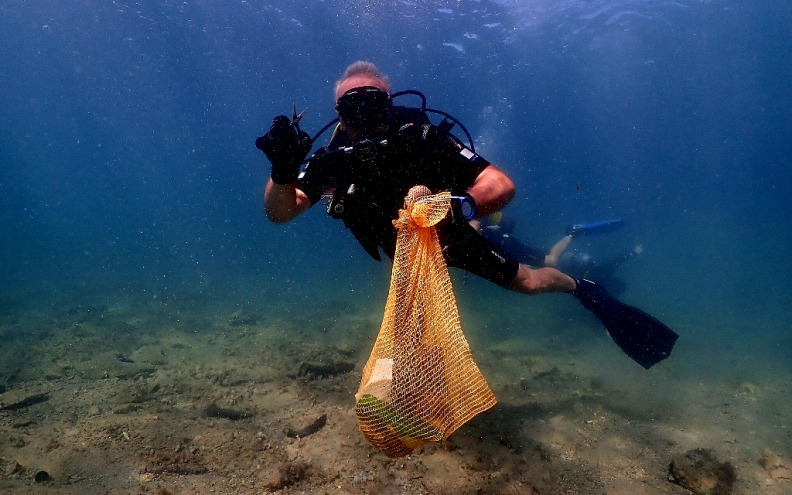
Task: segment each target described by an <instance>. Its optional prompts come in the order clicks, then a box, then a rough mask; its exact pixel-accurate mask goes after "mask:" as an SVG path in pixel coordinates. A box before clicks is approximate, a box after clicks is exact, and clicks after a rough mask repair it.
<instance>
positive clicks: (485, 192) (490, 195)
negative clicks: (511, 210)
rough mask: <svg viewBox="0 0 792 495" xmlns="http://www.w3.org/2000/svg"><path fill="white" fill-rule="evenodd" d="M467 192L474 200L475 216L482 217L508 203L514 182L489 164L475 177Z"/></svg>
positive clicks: (512, 194)
mask: <svg viewBox="0 0 792 495" xmlns="http://www.w3.org/2000/svg"><path fill="white" fill-rule="evenodd" d="M467 193H468V194H470V195H471V196H472V197H473V200H474V201H475V202H476V209H477V214H476V216H478V217H483V216H487V215H490V214H492V213H495V212H496V211H498V210H500V209H501V208H503V207H504V206H506V205H507V204H509V201H511V200H512V198H513V197H514V193H515V188H514V182H512V180H511V179H509V176H507V175H506V174H504V173H503V172H501V171H500V170H499V169H498V168H497V167H495V166H494V165H490V166H488V167H487V168H485V169H484V170H482V171H481V173H480V174H479V175H478V177H476V180H475V182H473V185H472V186H470V188H468V190H467Z"/></svg>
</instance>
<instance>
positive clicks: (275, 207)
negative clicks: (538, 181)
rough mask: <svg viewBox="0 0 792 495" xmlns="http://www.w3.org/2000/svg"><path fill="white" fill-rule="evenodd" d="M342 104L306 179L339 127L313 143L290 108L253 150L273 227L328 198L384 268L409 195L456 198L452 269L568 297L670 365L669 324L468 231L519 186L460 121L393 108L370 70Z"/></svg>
mask: <svg viewBox="0 0 792 495" xmlns="http://www.w3.org/2000/svg"><path fill="white" fill-rule="evenodd" d="M412 93H413V94H415V93H417V92H412ZM398 94H399V93H397V95H398ZM335 100H336V106H335V110H336V112H337V113H338V117H339V121H338V124H337V125H336V128H335V131H334V132H333V135H332V138H331V139H330V142H329V143H328V144H327V145H325V146H324V147H322V148H319V149H318V150H317V151H316V152H315V153H313V154H312V155H311V156H310V157H309V158H308V159H307V161H306V162H305V167H304V169H303V170H302V171H301V168H302V164H303V161H304V160H305V158H306V156H307V155H308V153H309V152H310V151H311V149H312V146H313V141H314V140H315V139H316V137H318V136H319V134H321V133H322V132H324V130H325V129H327V128H329V127H330V126H331V125H332V124H334V123H335V121H334V122H331V123H330V124H328V125H327V126H326V127H325V129H323V130H322V131H320V132H319V133H318V134H317V135H316V136H315V137H314V138H313V139H312V138H311V137H310V136H309V135H308V134H307V133H306V132H305V131H303V130H302V129H300V126H299V123H300V119H301V118H302V117H303V114H304V111H303V113H300V114H299V115H298V114H297V112H296V108H293V115H292V119H291V120H290V119H289V118H288V117H286V116H284V115H279V116H277V117H275V118H274V119H273V121H272V126H271V127H270V129H269V131H268V132H267V133H266V134H265V135H263V136H261V137H259V138H258V139H257V140H256V147H257V148H259V149H260V150H261V151H263V152H264V154H265V155H266V156H267V158H268V159H269V161H270V163H271V164H272V171H271V174H270V179H269V180H268V181H267V185H266V186H265V190H264V208H265V212H266V215H267V218H268V219H269V220H270V221H272V222H274V223H284V222H288V221H290V220H292V219H294V218H296V217H297V216H299V215H300V214H302V213H304V212H305V211H307V210H308V209H309V208H310V207H312V206H314V205H315V204H316V203H319V202H320V201H321V200H322V199H323V198H325V197H326V198H328V201H327V213H328V215H330V216H331V217H332V218H335V219H340V220H342V221H343V222H344V225H345V226H346V227H347V228H348V229H349V231H350V232H351V233H352V235H353V236H354V237H355V238H356V239H357V241H358V242H359V243H360V244H361V246H362V247H363V249H364V250H365V251H366V252H367V253H368V254H369V255H370V256H371V257H373V258H374V259H376V260H380V259H381V255H380V253H381V252H384V253H385V254H386V255H387V256H388V257H389V258H391V260H392V259H393V256H394V253H395V248H396V234H397V230H396V228H395V227H394V225H393V222H392V221H393V219H394V218H397V217H398V212H399V209H400V208H402V207H403V203H404V198H405V196H406V195H407V192H408V191H409V190H410V188H412V187H413V186H416V185H423V186H426V187H428V188H429V189H430V190H431V191H432V193H438V192H442V191H450V192H451V194H452V195H453V197H455V198H457V199H458V200H459V201H456V200H454V201H452V207H451V211H450V213H449V215H448V216H447V217H446V218H445V219H444V220H442V221H441V222H440V223H438V224H437V226H436V230H437V234H438V237H439V240H440V245H441V247H442V250H443V255H444V258H445V261H446V263H447V265H448V266H452V267H457V268H461V269H463V270H465V271H468V272H470V273H473V274H475V275H477V276H480V277H482V278H484V279H486V280H489V281H491V282H493V283H495V284H498V285H500V286H501V287H504V288H507V289H509V290H513V291H518V292H522V293H525V294H538V293H545V292H567V293H570V294H572V295H574V296H575V297H577V298H578V300H580V302H581V303H582V304H583V305H584V306H585V307H586V308H587V309H589V310H590V311H592V312H594V313H595V314H596V315H597V316H598V317H599V318H600V320H601V321H603V323H605V325H606V327H608V325H611V326H614V325H615V326H620V327H622V328H615V329H611V328H609V330H610V333H611V336H612V337H613V338H614V340H616V341H617V344H619V345H620V347H622V349H623V350H625V352H627V354H628V355H630V356H631V357H632V358H633V359H634V360H636V361H637V362H638V363H639V364H641V365H642V366H644V367H645V368H648V367H650V366H652V365H653V364H655V363H657V362H659V361H660V360H662V359H665V358H666V357H668V355H669V354H670V352H671V348H672V347H673V343H674V342H673V341H675V340H676V334H675V333H673V331H671V330H670V329H668V328H667V327H665V326H664V325H662V323H660V322H657V321H656V320H654V319H653V318H652V317H650V316H649V315H646V314H645V313H643V312H640V310H637V308H632V307H630V306H626V305H624V304H622V303H621V302H619V301H616V300H615V299H614V298H612V297H611V296H610V295H609V294H607V292H606V291H605V290H604V289H602V287H600V286H598V285H597V284H596V283H594V282H592V281H589V280H586V279H579V280H576V279H574V278H573V277H571V276H569V275H566V274H564V273H562V272H561V271H559V270H557V269H556V268H552V267H538V268H531V267H529V266H528V265H526V264H522V263H519V262H518V261H517V260H516V259H514V258H513V257H512V256H510V255H509V254H508V253H507V252H506V251H505V250H503V249H501V248H500V247H498V246H495V245H493V244H492V243H491V242H489V241H488V240H487V239H486V238H484V237H483V236H482V235H480V234H479V233H478V232H477V231H476V229H474V228H473V227H472V226H471V225H470V223H469V222H468V220H469V219H470V218H466V214H465V212H464V211H463V210H464V207H465V205H467V206H468V207H469V210H470V211H469V212H468V213H469V214H468V215H467V217H470V214H475V215H478V216H486V215H490V214H492V213H494V212H496V211H499V210H500V209H502V208H503V207H504V206H506V205H507V204H508V203H509V202H510V201H511V199H512V198H513V197H514V194H515V186H514V183H513V182H512V181H511V179H510V178H509V177H508V176H507V175H506V174H505V173H504V172H502V171H501V170H500V169H498V168H497V167H496V166H495V165H493V164H491V163H490V162H489V161H487V160H486V159H485V158H483V157H482V156H480V155H478V154H477V153H476V152H475V149H474V148H473V144H472V140H470V146H466V145H465V144H463V142H462V141H461V140H460V139H458V138H457V137H456V136H454V135H453V134H452V133H451V132H450V130H451V128H452V127H453V126H454V124H455V123H458V121H456V119H453V118H452V119H448V118H446V119H445V120H444V121H443V122H442V123H441V124H439V125H434V124H433V123H432V122H431V120H430V119H429V117H428V115H427V111H429V110H430V109H427V108H425V104H424V105H423V106H422V107H421V108H411V107H405V106H398V105H394V103H393V96H392V95H391V85H390V82H389V80H388V78H387V77H386V76H384V75H382V74H381V73H380V71H379V69H378V68H377V67H376V66H375V65H374V64H373V63H371V62H365V61H358V62H355V63H353V64H351V65H350V66H348V67H347V68H346V70H345V71H344V73H343V75H342V77H341V78H340V79H339V80H338V82H337V83H336V85H335ZM424 100H425V99H424ZM432 111H434V112H437V113H440V114H442V115H445V116H447V117H450V116H449V115H448V114H446V113H444V112H440V111H435V110H432ZM460 127H462V128H463V129H464V127H463V126H461V124H460ZM466 134H467V132H466ZM471 218H472V217H471ZM624 308H628V309H629V310H636V311H639V312H640V316H646V317H648V318H652V320H654V321H653V322H650V323H652V325H649V326H647V325H645V324H644V323H645V322H646V320H641V319H640V318H639V321H638V326H640V327H642V328H639V329H636V328H634V327H636V323H635V321H633V319H631V318H632V316H631V315H633V314H634V313H630V311H627V313H630V315H626V313H625V311H624ZM605 316H608V317H609V318H610V320H609V321H606V319H604V317H605ZM614 318H616V319H615V320H614ZM625 318H626V319H625ZM654 322H656V323H657V324H659V325H662V328H660V327H657V326H656V325H654ZM647 329H648V330H647ZM647 332H648V333H647ZM668 332H670V333H668ZM614 333H615V334H616V336H614Z"/></svg>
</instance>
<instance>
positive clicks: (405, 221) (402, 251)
mask: <svg viewBox="0 0 792 495" xmlns="http://www.w3.org/2000/svg"><path fill="white" fill-rule="evenodd" d="M450 205H451V199H450V194H449V193H440V194H437V195H431V193H430V191H429V189H427V188H426V187H424V186H415V187H413V188H412V189H410V192H409V193H408V195H407V197H406V198H405V205H404V209H403V210H399V218H398V219H397V220H394V221H393V224H394V226H396V228H398V229H399V232H398V237H397V241H396V255H395V257H394V259H393V272H392V275H391V283H390V291H389V293H388V301H387V303H386V305H385V316H384V317H383V320H382V327H381V328H380V332H379V335H378V336H377V340H376V342H375V343H374V349H373V350H372V351H371V356H370V357H369V360H368V363H366V367H365V368H364V369H363V378H362V380H361V382H360V388H359V389H358V392H357V394H356V395H355V399H356V401H357V403H356V406H355V414H356V415H357V419H358V425H359V426H360V430H361V431H362V432H363V435H364V436H365V437H366V439H367V440H368V441H369V442H370V443H371V444H373V445H374V446H375V447H377V448H378V449H379V450H380V451H381V452H382V453H383V454H385V455H387V456H388V457H401V456H404V455H407V454H409V453H410V452H412V451H413V449H415V448H417V447H419V446H421V445H423V444H425V443H427V442H438V441H441V440H444V439H446V438H448V437H449V436H450V435H451V434H452V433H453V432H454V431H456V429H457V428H459V427H460V426H462V425H463V424H465V422H467V421H468V420H470V419H471V418H472V417H473V416H475V415H476V414H478V413H480V412H482V411H485V410H487V409H489V408H490V407H492V406H493V405H495V403H496V399H495V396H494V394H493V393H492V391H491V390H490V388H489V386H488V385H487V381H486V380H485V378H484V376H483V375H482V374H481V372H480V371H479V369H478V366H476V363H475V362H473V357H472V355H471V352H470V346H469V345H468V343H467V340H465V336H464V335H463V334H462V328H461V327H460V324H459V312H458V310H457V306H456V300H455V298H454V291H453V288H452V287H451V279H450V277H449V275H448V268H446V264H445V260H444V259H443V254H442V252H441V250H440V242H439V240H438V237H437V232H436V231H435V228H434V225H435V224H437V223H438V222H439V221H440V220H442V219H443V218H444V217H445V216H446V215H447V214H448V211H449V209H450Z"/></svg>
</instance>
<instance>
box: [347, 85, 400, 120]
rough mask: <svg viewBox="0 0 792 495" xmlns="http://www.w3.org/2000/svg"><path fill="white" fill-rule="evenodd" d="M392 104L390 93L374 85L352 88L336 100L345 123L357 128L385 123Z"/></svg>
mask: <svg viewBox="0 0 792 495" xmlns="http://www.w3.org/2000/svg"><path fill="white" fill-rule="evenodd" d="M391 105H392V101H391V97H390V95H389V94H388V93H387V92H385V91H383V90H381V89H379V88H375V87H374V86H363V87H360V88H352V89H350V90H349V91H347V92H346V93H344V94H343V95H341V97H339V98H338V100H337V101H336V111H337V112H338V116H339V117H341V120H342V121H343V122H344V124H345V125H348V126H349V127H353V128H356V129H363V128H370V127H375V126H377V125H379V124H382V123H384V122H385V121H386V120H387V118H388V111H389V110H390V108H391Z"/></svg>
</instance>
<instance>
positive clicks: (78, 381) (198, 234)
mask: <svg viewBox="0 0 792 495" xmlns="http://www.w3.org/2000/svg"><path fill="white" fill-rule="evenodd" d="M790 33H792V4H790V3H789V2H784V1H780V0H758V1H755V2H738V1H736V0H671V1H667V0H655V1H649V0H612V1H605V0H592V1H577V0H558V1H550V0H457V1H451V0H438V1H416V0H399V1H381V0H373V1H359V0H349V1H341V0H337V1H334V0H305V1H300V2H287V1H271V0H269V1H266V0H240V1H236V2H229V1H223V2H221V1H217V0H180V1H173V0H156V1H155V0H139V1H134V0H130V1H126V0H83V1H68V2H65V1H53V0H42V1H38V2H28V1H22V0H4V1H3V2H2V3H0V46H2V49H0V68H1V69H0V86H1V87H2V88H3V93H4V95H3V97H2V98H0V131H1V132H0V492H1V493H34V494H147V493H151V494H206V493H216V494H261V493H282V494H301V493H317V494H467V493H471V494H472V493H478V494H509V495H562V494H586V495H587V494H598V495H683V494H691V493H692V494H697V495H724V494H735V495H747V494H768V495H782V494H790V493H792V399H790V390H792V284H791V283H790V282H789V277H790V264H788V263H789V262H790V260H792V228H790V225H792V195H790V190H791V188H792V139H790V136H792V91H790V88H792V64H791V63H790V61H792V37H790ZM357 60H367V61H371V62H373V63H375V64H376V65H377V67H378V68H379V69H380V70H381V71H382V72H383V73H384V74H386V75H387V76H388V77H389V78H390V82H391V84H392V88H393V92H394V93H395V92H399V91H405V90H416V91H418V92H420V93H421V94H422V95H423V96H424V97H425V99H426V106H427V107H429V108H431V109H437V110H440V111H442V112H444V113H446V114H448V115H450V116H452V117H453V119H451V120H449V122H451V123H452V124H453V127H452V128H451V132H452V133H453V134H454V135H455V136H457V137H458V138H459V139H460V140H461V141H462V142H463V143H465V144H466V145H468V146H471V147H475V151H476V152H477V153H479V154H480V155H481V156H482V157H484V158H486V159H487V160H489V161H490V162H492V163H493V164H495V165H496V166H497V167H498V168H499V169H500V170H502V171H503V172H504V173H505V174H507V175H508V177H509V178H511V180H512V181H513V183H514V185H515V187H516V194H515V196H514V198H513V199H512V200H511V202H510V203H509V205H508V206H506V207H505V208H504V209H503V210H502V212H501V213H502V215H498V217H497V219H496V220H493V219H490V220H489V221H490V222H494V223H498V227H499V228H506V227H507V226H508V231H507V237H508V240H509V242H516V243H517V244H519V245H525V246H531V247H532V248H533V250H534V251H535V252H539V253H540V254H542V255H544V254H546V253H550V251H551V248H553V247H554V246H556V245H557V243H558V242H559V241H561V240H563V239H567V240H568V241H569V244H568V246H564V247H565V249H562V250H561V252H560V253H556V254H558V260H557V265H558V268H559V269H561V270H562V271H565V272H567V273H569V274H570V275H572V276H574V277H575V278H583V277H585V278H587V279H590V280H592V281H594V282H596V283H597V284H599V286H600V287H602V288H604V289H606V290H607V291H608V293H609V294H610V295H611V296H612V297H613V298H616V299H618V301H621V302H623V303H624V304H626V305H629V307H630V308H633V309H634V310H636V311H640V314H641V315H645V316H646V317H647V318H652V317H654V318H656V320H653V321H658V322H662V324H664V325H667V327H668V328H669V329H671V330H672V331H673V332H674V333H676V334H678V336H679V337H678V340H676V342H674V341H673V339H672V340H671V342H670V346H672V347H673V352H671V353H670V355H667V354H664V355H663V356H662V358H661V359H658V362H656V363H652V365H650V366H642V365H641V363H640V361H639V360H638V359H636V358H635V355H634V353H633V354H630V353H629V349H630V348H634V346H636V345H638V346H640V345H642V342H640V341H638V342H636V341H635V340H630V339H632V338H633V337H632V335H631V334H630V335H627V337H626V340H625V336H624V335H621V334H620V333H619V331H618V330H620V329H623V328H622V325H623V324H624V320H623V319H622V320H618V319H608V318H605V320H603V317H602V316H601V315H600V314H596V311H598V310H602V307H600V306H597V307H595V309H591V308H590V307H584V306H583V305H581V302H582V301H579V300H578V299H577V298H576V297H573V296H572V295H570V294H565V293H551V294H539V295H532V296H528V295H525V294H521V293H518V292H515V291H509V290H506V289H504V288H502V287H499V286H498V285H496V284H494V283H492V282H489V281H487V280H484V279H482V278H479V277H477V276H475V275H473V274H471V273H468V272H465V271H462V270H459V269H456V268H451V269H450V275H451V283H452V286H453V293H454V296H455V299H456V305H457V307H458V313H459V325H460V327H461V330H462V332H463V333H464V336H465V338H466V339H467V343H468V344H469V346H470V351H469V354H468V356H470V357H472V360H473V361H474V362H475V365H476V366H477V367H478V370H479V371H480V374H481V375H482V376H483V378H484V379H485V380H486V383H487V384H488V386H489V388H490V389H491V391H492V394H493V395H494V399H496V400H497V404H495V405H494V406H493V405H492V404H493V403H494V400H493V401H491V403H488V404H487V405H486V406H485V407H481V408H479V409H477V410H476V412H475V414H474V415H473V416H474V417H472V418H470V419H469V420H467V419H468V418H466V420H467V421H466V422H464V424H462V425H460V426H459V427H458V429H456V430H455V431H454V432H453V434H452V435H451V436H450V437H449V438H447V439H444V440H443V441H439V442H430V443H427V444H425V445H420V446H419V445H414V446H411V447H410V448H409V449H408V450H407V451H405V452H403V453H401V454H400V457H393V458H391V457H388V456H386V455H383V454H382V453H381V452H380V451H379V450H378V449H377V448H375V447H374V446H372V444H371V443H369V441H367V440H369V436H368V435H367V436H364V434H363V433H362V432H361V428H360V427H359V424H358V417H356V393H357V392H358V389H359V387H361V385H363V384H362V383H361V380H362V378H363V377H364V376H368V374H364V367H366V364H367V362H368V360H369V356H370V355H372V349H373V348H374V344H375V341H376V340H377V337H378V334H379V331H380V326H381V324H382V322H383V314H384V313H385V306H386V300H387V298H388V293H389V286H390V280H391V269H392V264H391V262H390V261H389V260H388V258H387V257H385V256H383V260H382V261H380V262H377V261H375V260H373V259H372V258H371V257H370V256H369V255H368V254H367V253H366V251H365V250H364V249H363V248H362V247H361V246H360V244H358V242H357V241H356V240H355V238H354V237H353V236H352V235H351V233H350V231H349V230H348V229H347V228H345V226H344V223H343V222H341V221H339V220H336V219H334V218H331V217H330V216H328V214H327V211H326V207H325V203H326V201H325V200H323V201H322V202H321V204H316V205H315V206H314V207H313V208H311V209H309V210H308V211H306V212H305V213H304V214H302V215H300V216H299V217H298V218H296V219H294V220H293V221H291V222H287V223H273V222H270V221H269V220H268V218H267V215H266V214H265V211H264V207H263V205H262V193H263V190H264V187H265V185H266V184H267V180H268V179H269V177H270V169H271V165H270V162H269V161H268V160H267V158H266V157H265V156H264V154H262V153H261V151H259V150H258V149H256V139H257V137H259V136H262V135H263V134H264V133H266V132H267V130H268V129H269V128H270V126H271V125H272V122H273V117H275V116H277V115H286V116H287V117H288V118H289V119H291V118H292V117H293V116H294V115H296V114H297V113H299V112H301V111H303V109H307V110H306V111H305V113H304V114H303V116H302V118H301V119H300V121H299V125H300V128H301V129H302V130H304V131H305V132H307V133H308V134H309V135H310V136H311V137H314V136H315V135H316V134H318V133H319V131H320V130H322V128H323V127H325V125H328V124H330V123H331V122H332V121H333V120H334V119H335V118H336V117H337V114H336V106H335V103H336V102H335V98H334V87H335V84H336V81H338V80H339V78H341V76H342V74H343V72H344V69H345V68H346V67H347V66H348V65H349V64H351V63H353V62H355V61H357ZM394 103H395V104H397V105H403V106H408V107H419V106H420V105H421V104H422V101H421V98H420V96H419V95H416V94H415V93H408V94H405V95H403V96H398V97H395V98H394ZM430 118H431V119H432V121H433V122H434V123H435V124H438V123H439V122H440V121H441V120H443V115H439V114H431V115H430ZM454 119H455V120H454ZM449 125H450V124H449ZM332 134H333V129H332V124H330V127H329V128H328V130H326V131H325V132H324V133H323V134H321V135H319V136H318V138H317V139H316V142H315V143H314V146H313V150H314V151H316V150H317V149H319V148H320V147H321V146H323V145H325V144H327V143H328V142H329V140H330V138H331V135H332ZM570 233H572V234H574V235H572V236H571V237H569V238H567V234H570ZM619 304H621V303H619ZM597 308H598V309H597ZM619 308H621V309H624V308H625V306H619ZM638 308H639V309H638ZM648 315H651V316H648ZM611 316H612V315H611ZM641 318H643V316H641ZM446 319H447V318H446ZM665 343H666V344H669V342H668V339H666V342H665ZM373 364H374V367H373V375H374V378H372V379H371V380H370V381H369V384H373V385H372V386H371V387H369V389H370V390H374V392H372V393H367V395H365V396H364V399H365V400H366V401H368V402H367V404H373V406H372V407H373V409H372V410H373V411H374V413H372V414H375V415H379V417H380V418H382V417H385V418H386V419H388V420H389V421H390V424H391V427H392V428H395V429H396V430H399V431H407V432H412V431H413V430H414V426H413V425H412V424H408V423H406V422H405V421H403V420H402V419H399V417H398V413H397V412H395V410H392V409H391V408H390V406H389V405H387V404H385V405H383V404H384V403H381V402H380V401H379V398H378V396H376V393H379V392H377V391H379V390H381V387H380V384H381V383H383V377H385V376H387V379H388V380H391V379H393V380H395V379H396V376H397V375H399V376H402V375H405V372H404V371H403V369H402V370H400V369H399V366H398V364H399V363H398V362H397V361H393V360H391V361H388V360H379V361H377V362H375V363H373ZM647 368H648V369H647ZM367 371H371V370H367ZM391 375H392V377H391ZM378 380H379V381H378ZM388 383H389V382H388ZM367 390H368V389H367ZM375 392H376V393H375ZM359 399H360V398H359ZM358 405H360V404H359V403H358ZM394 418H396V419H394Z"/></svg>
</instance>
